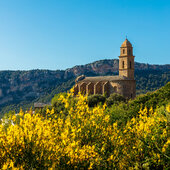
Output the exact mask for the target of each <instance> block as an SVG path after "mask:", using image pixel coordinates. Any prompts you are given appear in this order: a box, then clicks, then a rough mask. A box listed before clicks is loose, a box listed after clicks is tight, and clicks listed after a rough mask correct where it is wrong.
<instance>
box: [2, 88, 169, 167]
mask: <svg viewBox="0 0 170 170" xmlns="http://www.w3.org/2000/svg"><path fill="white" fill-rule="evenodd" d="M70 97H73V91H71V92H70V93H68V94H67V95H66V96H63V95H61V96H60V98H59V100H60V101H61V102H62V103H63V104H64V105H65V108H66V109H67V110H68V113H67V114H65V113H62V111H61V112H60V113H55V111H54V109H51V110H50V109H47V111H46V115H45V116H44V115H41V114H38V113H36V114H32V113H25V114H24V113H23V112H22V111H21V112H20V114H19V116H20V120H19V122H16V115H14V116H13V117H12V121H13V124H11V125H10V126H9V127H8V128H7V129H4V125H3V124H1V125H0V168H1V169H10V168H11V169H34V168H35V169H48V168H52V169H58V168H61V169H81V168H86V169H114V168H115V169H127V168H129V169H135V168H139V169H142V168H144V169H145V168H146V167H152V168H154V167H156V168H163V169H165V168H168V166H169V165H168V162H169V159H170V157H169V155H168V153H169V144H170V140H169V136H168V130H169V127H168V119H167V115H166V114H168V115H169V110H168V109H167V111H165V112H166V114H165V115H163V114H160V113H158V112H156V111H155V112H154V111H153V110H152V108H151V109H150V110H148V109H147V108H145V109H144V110H141V111H140V112H139V113H138V115H137V117H134V118H132V119H131V120H129V121H128V122H127V124H126V125H125V126H123V127H120V126H119V125H118V123H117V122H114V123H113V122H112V121H111V114H112V113H108V112H106V111H105V108H106V105H105V104H104V105H103V106H97V107H94V108H89V107H88V105H87V96H83V95H81V94H78V95H77V96H76V103H75V104H74V106H71V104H70V100H69V99H70ZM167 108H169V106H167Z"/></svg>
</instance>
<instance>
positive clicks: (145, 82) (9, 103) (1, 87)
mask: <svg viewBox="0 0 170 170" xmlns="http://www.w3.org/2000/svg"><path fill="white" fill-rule="evenodd" d="M118 64H119V61H118V60H117V59H114V60H100V61H96V62H94V63H90V64H86V65H81V66H75V67H73V68H70V69H67V70H57V71H51V70H30V71H0V113H1V115H2V114H3V113H4V112H7V111H9V110H11V109H17V110H18V109H19V108H20V107H23V106H24V107H29V106H31V105H32V103H33V102H35V101H42V102H46V103H48V102H50V100H51V98H52V97H53V96H54V95H55V94H56V93H60V92H64V91H67V90H68V89H70V88H71V87H72V86H73V85H74V79H75V78H76V77H77V76H79V75H82V74H84V75H86V76H99V75H117V74H118ZM135 79H136V86H137V94H139V93H146V92H147V91H153V90H156V89H158V88H160V87H161V86H163V85H165V84H166V83H167V82H168V81H169V80H170V65H150V64H143V63H137V62H136V63H135Z"/></svg>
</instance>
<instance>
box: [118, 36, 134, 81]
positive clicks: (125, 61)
mask: <svg viewBox="0 0 170 170" xmlns="http://www.w3.org/2000/svg"><path fill="white" fill-rule="evenodd" d="M134 58H135V56H133V47H132V44H131V43H130V42H129V41H128V39H127V38H126V40H125V41H124V42H123V44H122V45H121V47H120V56H119V76H125V77H128V78H129V79H132V80H134Z"/></svg>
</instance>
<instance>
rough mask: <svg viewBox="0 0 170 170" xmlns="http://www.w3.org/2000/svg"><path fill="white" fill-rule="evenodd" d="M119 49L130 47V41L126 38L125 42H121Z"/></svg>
mask: <svg viewBox="0 0 170 170" xmlns="http://www.w3.org/2000/svg"><path fill="white" fill-rule="evenodd" d="M121 47H132V44H131V43H130V41H129V40H128V39H127V38H126V40H125V41H124V42H123V44H122V45H121Z"/></svg>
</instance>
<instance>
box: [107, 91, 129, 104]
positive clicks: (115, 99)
mask: <svg viewBox="0 0 170 170" xmlns="http://www.w3.org/2000/svg"><path fill="white" fill-rule="evenodd" d="M125 101H126V98H125V97H123V96H121V95H120V94H117V93H113V94H111V95H110V97H108V98H107V99H106V104H107V106H111V105H113V104H118V103H120V102H125Z"/></svg>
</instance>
